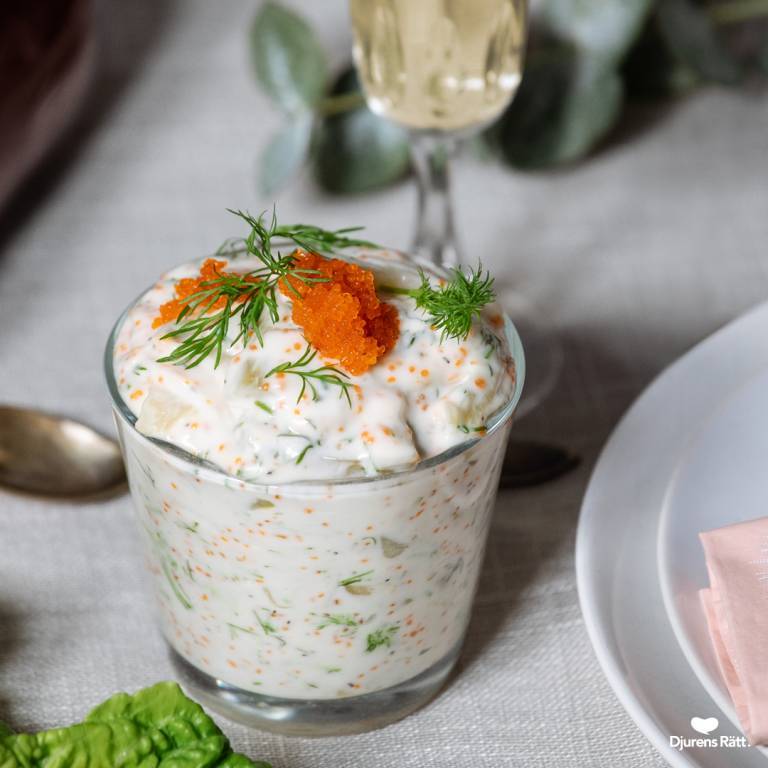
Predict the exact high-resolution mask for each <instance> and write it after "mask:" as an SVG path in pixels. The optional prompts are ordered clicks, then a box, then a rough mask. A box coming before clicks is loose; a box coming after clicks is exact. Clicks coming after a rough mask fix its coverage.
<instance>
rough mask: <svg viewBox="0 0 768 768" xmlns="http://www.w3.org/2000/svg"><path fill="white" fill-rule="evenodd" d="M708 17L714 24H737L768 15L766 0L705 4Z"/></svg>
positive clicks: (733, 0) (767, 1) (731, 0)
mask: <svg viewBox="0 0 768 768" xmlns="http://www.w3.org/2000/svg"><path fill="white" fill-rule="evenodd" d="M707 13H708V14H709V18H710V19H711V20H712V22H713V23H715V24H739V23H741V22H743V21H750V20H752V19H756V18H759V17H761V16H768V0H728V1H727V2H723V3H712V4H711V5H709V6H707Z"/></svg>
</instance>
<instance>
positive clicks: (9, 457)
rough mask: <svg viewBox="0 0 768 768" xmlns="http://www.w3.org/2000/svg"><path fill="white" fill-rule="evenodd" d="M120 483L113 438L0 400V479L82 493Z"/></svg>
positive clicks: (24, 487)
mask: <svg viewBox="0 0 768 768" xmlns="http://www.w3.org/2000/svg"><path fill="white" fill-rule="evenodd" d="M124 484H125V468H124V466H123V459H122V457H121V456H120V448H119V447H118V445H117V443H116V442H115V441H114V440H111V439H110V438H108V437H105V436H104V435H101V434H99V433H98V432H96V431H95V430H93V429H91V428H90V427H87V426H86V425H85V424H81V423H79V422H77V421H73V420H72V419H68V418H66V417H63V416H54V415H52V414H48V413H41V412H40V411H36V410H32V409H26V408H13V407H9V406H0V485H4V486H6V487H8V488H12V489H13V490H17V491H23V492H26V493H33V494H35V495H41V496H58V497H65V498H66V497H68V498H85V497H89V496H90V497H92V496H103V495H110V494H111V493H114V492H116V491H118V490H120V486H122V485H124Z"/></svg>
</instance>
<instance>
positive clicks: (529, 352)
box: [498, 290, 565, 418]
mask: <svg viewBox="0 0 768 768" xmlns="http://www.w3.org/2000/svg"><path fill="white" fill-rule="evenodd" d="M498 299H499V304H500V305H501V306H502V308H503V309H504V311H505V312H506V313H507V314H508V315H509V316H510V318H511V319H512V322H513V323H514V324H515V328H517V331H518V333H519V334H520V338H521V339H522V342H523V349H524V351H525V385H524V387H523V396H522V399H521V400H520V405H519V406H518V408H517V414H518V418H519V417H520V416H525V415H526V414H528V413H530V412H531V411H533V410H534V409H536V408H538V407H539V406H540V405H541V403H542V402H544V400H546V398H547V397H548V396H549V395H550V394H551V393H552V391H553V390H554V388H555V386H556V384H557V382H558V379H559V378H560V374H561V373H562V370H563V361H564V357H565V354H564V350H563V344H562V341H561V340H560V338H559V337H558V335H557V333H556V331H555V330H554V328H552V326H551V325H550V324H549V323H548V322H547V321H546V318H545V316H544V313H543V312H542V310H541V308H540V307H538V306H537V305H536V303H535V302H534V301H532V300H531V299H529V298H528V297H526V296H524V295H523V294H521V293H518V292H517V291H514V290H508V291H503V292H500V295H499V297H498Z"/></svg>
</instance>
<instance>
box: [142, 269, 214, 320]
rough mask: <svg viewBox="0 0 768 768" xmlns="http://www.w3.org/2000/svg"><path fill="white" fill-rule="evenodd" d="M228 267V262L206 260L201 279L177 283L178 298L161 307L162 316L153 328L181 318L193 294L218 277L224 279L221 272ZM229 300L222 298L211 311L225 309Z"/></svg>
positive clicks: (160, 315) (184, 278) (195, 278)
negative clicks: (180, 313)
mask: <svg viewBox="0 0 768 768" xmlns="http://www.w3.org/2000/svg"><path fill="white" fill-rule="evenodd" d="M226 266H227V262H226V261H219V260H217V259H206V260H205V261H204V262H203V265H202V266H201V267H200V276H199V277H183V278H182V279H181V280H179V282H178V283H176V296H175V298H173V299H171V300H170V301H166V302H165V304H162V305H161V306H160V314H159V315H158V316H157V317H156V318H155V319H154V320H153V321H152V327H153V328H159V327H160V326H161V325H165V324H166V323H171V322H173V321H174V320H176V318H177V317H178V316H179V312H181V310H182V309H184V307H185V306H186V304H187V299H189V297H190V296H191V295H192V294H193V293H197V292H198V291H199V290H200V289H201V287H202V285H203V283H209V282H211V281H213V280H216V278H217V277H222V276H223V275H224V274H226V273H224V272H222V271H221V270H222V269H223V268H224V267H226ZM226 303H227V300H226V299H225V298H224V297H222V298H220V299H219V300H218V301H216V302H215V303H214V304H213V306H212V307H211V310H215V309H223V307H224V306H225V305H226Z"/></svg>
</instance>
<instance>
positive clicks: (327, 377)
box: [264, 344, 352, 458]
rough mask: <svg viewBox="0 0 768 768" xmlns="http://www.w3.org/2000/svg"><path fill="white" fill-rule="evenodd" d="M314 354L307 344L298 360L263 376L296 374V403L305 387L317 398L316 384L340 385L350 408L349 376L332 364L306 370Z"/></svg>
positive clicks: (341, 394)
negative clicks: (298, 383)
mask: <svg viewBox="0 0 768 768" xmlns="http://www.w3.org/2000/svg"><path fill="white" fill-rule="evenodd" d="M316 355H317V350H313V349H312V347H311V346H310V345H309V344H307V348H306V349H305V350H304V352H302V354H301V357H300V358H299V359H298V360H292V361H289V362H287V363H280V365H276V366H275V367H274V368H273V369H272V370H271V371H269V373H267V374H266V375H265V376H264V378H265V379H268V378H269V377H270V376H273V375H275V374H276V373H291V374H294V375H295V376H298V377H299V378H300V379H301V389H300V390H299V396H298V397H297V398H296V402H297V403H300V402H301V398H302V397H304V393H305V392H306V391H307V389H309V391H310V392H311V393H312V399H313V400H317V399H318V398H319V395H318V392H317V385H318V384H330V385H332V386H336V387H340V392H339V397H346V398H347V403H348V404H349V407H350V408H351V407H352V397H351V396H350V394H349V390H350V388H351V386H352V385H351V384H350V383H349V382H348V381H345V379H348V378H349V376H348V375H347V374H346V373H344V371H341V370H339V369H338V368H334V367H333V366H332V365H322V366H320V367H319V368H313V369H312V370H307V366H308V365H309V364H310V363H311V362H312V361H313V360H314V359H315V356H316ZM302 458H303V457H302Z"/></svg>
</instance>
